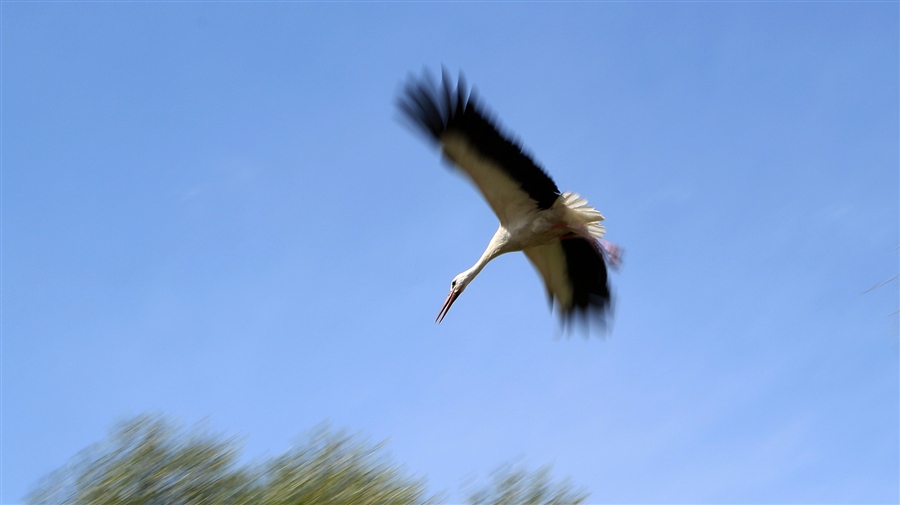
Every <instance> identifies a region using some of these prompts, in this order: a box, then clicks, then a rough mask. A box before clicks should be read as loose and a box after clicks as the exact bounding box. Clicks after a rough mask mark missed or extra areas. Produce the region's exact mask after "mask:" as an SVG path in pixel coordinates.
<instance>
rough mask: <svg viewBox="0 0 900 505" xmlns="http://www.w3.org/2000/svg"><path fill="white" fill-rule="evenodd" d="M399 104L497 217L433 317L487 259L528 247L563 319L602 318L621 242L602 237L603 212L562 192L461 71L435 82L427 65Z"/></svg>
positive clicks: (440, 315)
mask: <svg viewBox="0 0 900 505" xmlns="http://www.w3.org/2000/svg"><path fill="white" fill-rule="evenodd" d="M454 84H455V86H454ZM454 88H455V89H454ZM398 106H399V108H400V111H401V112H402V113H403V115H404V116H405V117H406V119H408V120H409V121H410V122H411V123H412V124H413V126H415V127H416V128H418V129H419V130H421V131H422V132H424V133H425V134H426V136H428V137H429V138H430V139H431V140H433V141H435V142H436V143H437V144H439V145H440V147H441V150H442V152H443V154H444V156H446V157H447V158H448V159H449V160H450V161H452V162H453V164H454V165H456V166H457V167H459V168H460V169H462V171H463V172H464V173H465V174H466V175H467V176H468V177H469V179H471V180H472V182H474V183H475V186H476V187H478V190H479V191H480V192H481V194H482V196H484V198H485V200H487V203H488V205H490V206H491V209H493V211H494V213H495V214H496V215H497V218H498V219H499V220H500V227H499V228H498V229H497V232H496V233H494V236H493V238H491V241H490V242H489V243H488V246H487V249H485V251H484V254H482V255H481V258H479V259H478V261H477V262H475V264H474V265H473V266H472V267H471V268H469V269H468V270H465V271H464V272H462V273H460V274H459V275H457V276H456V277H454V278H453V281H452V282H451V283H450V294H449V295H447V299H446V300H445V301H444V305H443V306H442V307H441V311H440V312H439V313H438V315H437V318H436V319H435V322H436V323H440V322H441V321H443V319H444V317H445V316H446V315H447V313H448V312H449V311H450V306H451V305H453V302H455V301H456V299H457V298H459V295H460V294H462V292H463V291H465V289H466V287H467V286H468V285H469V283H471V282H472V280H473V279H475V276H477V275H478V273H479V272H481V270H482V269H483V268H484V267H485V265H487V264H488V262H490V261H491V260H493V259H494V258H496V257H497V256H500V255H501V254H505V253H509V252H514V251H522V252H523V253H525V256H527V257H528V259H529V260H530V261H531V263H532V264H533V265H534V267H535V268H536V269H537V271H538V272H539V273H540V275H541V277H542V278H543V281H544V286H545V287H546V289H547V295H548V298H549V299H550V301H551V303H552V304H554V305H555V306H556V307H557V310H558V311H559V313H560V316H561V319H562V321H563V323H564V324H565V323H569V322H571V321H574V320H587V319H596V320H599V321H600V322H601V324H602V323H603V322H605V316H606V315H607V314H608V312H609V311H610V306H611V294H610V288H609V280H608V275H607V264H609V265H610V266H611V267H616V266H618V264H619V249H618V247H616V246H615V245H613V244H612V243H610V242H607V241H605V240H603V235H604V233H605V231H606V230H605V228H604V227H603V225H602V224H600V222H601V221H603V215H602V214H601V213H600V212H599V211H597V210H596V209H594V208H593V207H591V206H589V205H588V204H587V201H586V200H585V199H583V198H581V197H580V196H578V195H577V194H575V193H569V192H560V191H559V189H558V188H557V187H556V183H554V182H553V179H551V178H550V176H548V175H547V174H546V172H544V171H543V170H542V169H541V167H540V166H538V165H537V163H535V162H534V160H532V159H531V157H530V156H528V154H526V153H525V152H523V150H522V148H521V146H519V145H517V143H516V142H515V141H513V140H511V139H509V138H508V137H506V136H505V135H503V134H502V133H501V132H500V131H499V130H498V128H497V125H496V124H494V122H493V121H492V120H491V118H490V115H489V114H488V113H487V111H486V110H485V109H484V108H483V106H482V105H481V104H480V103H479V101H478V99H477V97H476V96H475V93H474V91H473V92H471V93H470V92H469V91H468V90H467V89H466V83H465V81H464V79H463V77H462V75H460V77H459V79H458V81H457V82H456V83H453V82H452V81H451V79H450V76H449V75H448V74H447V71H446V70H444V71H443V72H442V77H441V82H440V83H435V82H434V80H433V78H431V77H430V75H429V74H428V73H427V72H426V73H424V74H423V76H422V77H421V78H419V79H416V78H414V77H410V78H409V80H408V81H407V83H406V85H405V87H404V90H403V93H402V94H401V97H400V99H399V100H398Z"/></svg>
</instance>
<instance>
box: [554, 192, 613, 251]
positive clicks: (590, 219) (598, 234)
mask: <svg viewBox="0 0 900 505" xmlns="http://www.w3.org/2000/svg"><path fill="white" fill-rule="evenodd" d="M560 198H561V201H562V203H563V205H565V206H566V207H568V208H569V210H570V211H571V212H570V213H569V215H570V216H571V218H572V219H573V221H574V222H573V223H571V224H572V225H574V226H578V227H581V228H583V229H584V230H585V231H586V232H587V233H588V234H589V235H590V236H592V237H594V238H595V239H598V240H599V239H601V238H603V235H606V227H604V226H603V225H602V224H600V221H603V214H601V213H600V211H599V210H597V209H595V208H593V207H591V206H590V205H588V204H587V200H585V199H584V198H582V197H580V196H579V195H578V194H577V193H570V192H568V191H567V192H565V193H563V194H562V195H561V196H560Z"/></svg>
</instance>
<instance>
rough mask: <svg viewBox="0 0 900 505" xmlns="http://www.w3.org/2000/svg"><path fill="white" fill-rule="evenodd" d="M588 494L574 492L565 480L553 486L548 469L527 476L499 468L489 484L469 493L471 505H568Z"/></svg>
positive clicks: (514, 469)
mask: <svg viewBox="0 0 900 505" xmlns="http://www.w3.org/2000/svg"><path fill="white" fill-rule="evenodd" d="M587 498H588V493H587V492H586V491H584V490H576V489H574V488H573V487H572V484H571V483H570V482H569V481H568V480H564V481H562V482H554V481H553V480H552V479H551V478H550V467H549V466H545V467H542V468H540V469H538V470H537V471H534V472H530V471H528V470H527V469H525V468H512V467H509V466H503V467H500V468H499V469H497V470H495V471H494V473H493V474H492V479H491V483H490V484H489V485H487V486H484V487H482V488H480V489H476V490H474V491H473V492H471V493H469V496H468V500H467V501H468V503H470V504H472V505H572V504H578V503H584V501H585V500H587Z"/></svg>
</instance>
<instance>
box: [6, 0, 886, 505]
mask: <svg viewBox="0 0 900 505" xmlns="http://www.w3.org/2000/svg"><path fill="white" fill-rule="evenodd" d="M0 9H2V495H0V502H2V503H15V502H18V501H20V500H21V498H22V497H23V496H24V494H25V493H26V492H27V490H28V489H29V488H30V487H31V486H32V485H33V484H35V483H36V481H37V480H38V479H39V478H40V477H41V476H43V475H44V474H46V473H47V472H49V471H51V470H52V469H54V468H57V467H59V466H60V465H62V464H63V463H64V462H65V461H66V459H67V458H68V457H70V456H72V455H74V454H75V453H76V452H77V451H78V450H80V449H82V448H84V447H86V446H87V445H89V444H90V443H92V442H94V441H97V440H99V439H101V438H102V437H103V436H105V434H106V433H107V430H108V429H109V427H110V426H111V425H112V424H113V423H114V422H115V421H117V420H121V419H123V418H125V417H127V416H130V415H134V414H138V413H142V412H148V411H150V412H160V413H165V414H168V415H172V416H177V417H178V418H179V419H181V420H182V421H184V422H185V423H189V424H190V423H194V422H196V421H200V420H203V419H208V420H209V423H210V424H211V425H212V426H214V427H216V428H218V429H221V430H222V431H224V432H227V433H238V434H241V435H243V436H244V437H245V440H246V442H245V443H246V449H247V453H248V455H249V456H250V457H257V456H263V455H274V454H277V453H279V452H281V451H283V450H285V449H286V448H288V447H289V445H290V444H291V443H292V441H293V440H296V437H297V436H299V435H302V434H303V433H305V432H306V431H307V430H308V429H310V428H311V427H313V426H315V425H316V424H318V423H320V422H322V421H323V420H329V421H330V422H331V424H332V425H333V426H335V427H341V428H347V429H349V430H351V431H362V432H364V433H366V434H368V435H369V436H370V437H371V438H372V439H374V440H381V439H390V443H389V449H390V451H391V453H392V454H393V456H394V457H395V459H396V460H397V461H399V462H401V463H404V464H405V465H407V468H408V469H409V470H411V471H413V472H416V473H418V474H423V475H426V476H427V478H428V482H429V485H430V489H431V490H432V491H435V492H438V491H447V492H448V493H449V496H450V497H451V498H452V499H458V498H459V496H461V495H460V489H461V488H462V486H464V485H465V483H466V482H469V481H471V480H472V479H474V478H477V477H479V476H481V477H483V476H485V475H486V474H487V472H489V471H490V470H491V469H493V468H495V467H497V466H498V465H500V464H502V463H504V462H523V463H525V464H527V465H529V466H531V467H537V466H540V465H543V464H547V463H552V464H554V473H555V475H558V476H570V477H571V478H572V480H573V481H574V482H575V483H577V484H579V485H583V486H585V487H586V488H588V490H589V491H591V493H592V500H591V501H592V502H596V503H605V502H620V503H637V502H658V503H676V502H715V503H789V502H790V503H833V502H856V503H870V502H877V503H896V502H898V501H900V496H898V488H900V482H898V474H900V457H898V447H900V437H898V430H900V428H898V426H900V414H898V412H900V401H898V360H900V343H898V319H897V315H896V314H894V315H892V312H893V311H895V310H896V309H897V308H898V307H900V299H898V289H897V284H896V282H894V283H890V284H887V285H885V286H883V287H880V288H877V289H874V290H872V291H869V292H865V291H866V290H867V289H869V288H870V287H872V286H873V285H875V284H877V283H879V282H881V281H884V280H887V279H890V278H891V277H892V276H894V275H896V274H897V272H898V251H897V247H898V245H900V233H898V229H900V223H898V221H900V217H898V216H900V204H898V200H900V198H898V187H900V181H898V179H900V177H898V151H900V147H898V138H900V127H898V124H900V120H898V110H900V106H898V94H900V93H898V90H900V82H898V61H900V54H898V47H900V35H898V26H900V22H898V20H900V16H898V4H897V3H895V2H870V3H865V2H811V3H804V2H792V3H778V2H764V3H753V2H741V3H724V2H689V3H678V2H654V3H640V4H638V3H561V4H556V3H496V4H481V3H375V4H369V3H239V2H230V3H204V2H188V3H183V2H171V3H120V2H110V3H104V2H91V3H79V2H66V3H11V2H4V3H3V4H2V6H0ZM442 63H443V64H445V65H447V67H448V68H449V69H450V70H451V71H453V72H456V71H458V70H460V69H462V70H463V71H464V72H465V73H466V76H467V78H468V80H469V82H470V83H472V84H474V85H475V86H476V88H477V89H478V91H479V93H480V95H481V97H482V99H483V101H484V102H485V103H487V104H488V105H489V107H490V108H491V110H492V111H494V112H495V113H496V114H497V116H498V117H499V118H500V120H501V122H502V124H503V125H504V127H505V128H506V129H507V130H508V131H511V132H514V133H515V135H516V136H517V137H518V138H520V139H521V140H522V141H523V143H524V144H525V145H526V147H527V149H528V150H529V151H530V152H531V153H533V154H534V156H535V158H536V159H537V160H539V162H540V163H541V164H542V165H543V166H544V167H545V168H546V169H547V171H548V172H549V173H550V174H551V176H553V177H554V179H555V180H556V182H557V184H558V185H559V187H560V188H561V189H564V190H572V191H576V192H578V193H580V194H582V195H584V196H585V197H587V198H588V199H589V200H590V202H591V203H592V204H593V205H595V206H596V207H597V208H599V209H600V210H601V211H602V212H603V213H604V214H605V215H606V217H607V223H606V224H607V229H608V238H609V239H610V240H613V241H615V242H617V243H619V244H620V245H622V246H623V247H624V248H625V250H626V263H625V266H624V268H623V270H622V271H621V272H620V273H619V274H618V275H615V276H614V278H613V283H614V286H615V290H616V295H617V303H616V317H615V320H614V326H613V328H612V331H611V332H610V333H609V334H608V335H607V336H606V338H596V337H595V338H591V339H584V338H581V337H580V336H579V335H572V336H570V337H568V338H567V337H565V336H564V335H562V334H561V333H560V330H559V328H558V325H557V323H556V320H555V318H554V317H553V316H552V315H551V314H550V313H549V312H548V310H547V307H546V301H545V298H544V292H543V287H542V285H541V283H540V280H539V278H538V277H537V275H536V274H535V273H534V272H533V270H532V268H531V266H530V265H529V264H528V263H527V261H526V259H525V258H524V256H522V255H520V254H516V255H507V256H503V257H501V258H499V259H497V260H495V261H494V262H493V263H492V264H490V265H489V266H488V267H487V268H486V269H485V270H484V271H483V272H482V273H481V275H480V276H479V277H478V279H477V280H476V281H475V282H474V283H473V284H472V285H471V286H470V287H469V289H467V291H466V293H465V294H464V295H463V296H462V297H461V298H460V300H459V301H458V302H457V303H456V304H455V305H454V307H453V310H452V311H451V312H450V314H449V315H448V316H447V319H446V320H445V321H444V323H443V324H442V325H439V326H437V325H434V324H433V319H434V317H435V315H436V314H437V311H438V309H439V308H440V305H441V302H442V301H443V299H444V296H445V295H446V292H447V289H448V285H449V282H450V280H451V279H452V278H453V276H455V275H456V274H457V273H459V272H460V271H462V270H464V269H466V268H468V267H469V266H470V265H471V264H472V263H473V262H474V261H475V260H476V259H477V258H478V256H479V255H480V254H481V252H482V250H483V248H484V247H485V245H486V244H487V241H488V240H489V239H490V237H491V235H492V234H493V232H494V229H495V227H496V220H495V218H494V216H493V215H492V214H491V212H490V209H489V208H488V207H487V205H486V204H485V203H484V202H482V201H481V199H480V197H479V195H478V194H477V193H476V192H475V191H474V190H473V189H472V188H471V187H469V185H468V184H467V183H466V182H465V181H464V180H463V179H462V178H461V177H460V176H459V175H458V174H454V173H453V172H452V171H450V170H448V169H447V167H446V166H445V165H443V164H442V163H441V162H440V161H439V158H438V156H437V153H435V152H434V151H433V149H432V148H431V147H430V146H429V145H427V144H426V143H425V142H423V140H422V139H421V138H420V137H419V136H417V135H415V134H413V133H412V132H411V131H409V130H408V129H407V128H406V127H404V126H403V125H402V124H401V123H400V122H399V121H398V114H397V112H396V110H395V106H394V100H395V98H396V96H397V94H398V92H399V91H400V89H401V83H402V82H403V80H404V78H405V77H406V76H407V75H408V74H409V73H418V72H420V71H421V69H422V67H423V66H428V67H430V68H432V69H437V68H439V66H440V65H441V64H442ZM864 292H865V293H864Z"/></svg>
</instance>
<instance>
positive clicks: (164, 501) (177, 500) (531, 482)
mask: <svg viewBox="0 0 900 505" xmlns="http://www.w3.org/2000/svg"><path fill="white" fill-rule="evenodd" d="M239 452H240V444H239V442H238V441H237V440H235V439H234V438H226V437H223V436H221V435H219V434H214V433H210V432H209V431H206V430H202V429H199V428H194V429H192V430H185V429H184V428H182V427H180V426H178V425H176V424H174V423H172V422H170V421H167V420H166V419H164V418H162V417H158V416H147V415H145V416H140V417H137V418H134V419H131V420H129V421H126V422H123V423H121V424H119V425H118V426H116V427H115V428H114V429H113V431H112V433H111V434H110V436H109V437H108V438H107V439H106V440H104V441H102V442H100V443H98V444H96V445H94V446H92V447H89V448H88V449H86V450H84V451H82V452H81V453H79V454H78V455H77V456H76V457H74V458H73V459H72V460H71V461H70V462H69V463H68V464H67V465H65V466H63V467H62V468H60V469H59V470H57V471H55V472H53V473H52V474H50V475H49V476H47V477H46V478H45V479H44V480H43V481H42V482H41V483H40V484H39V485H38V486H37V488H36V490H35V491H34V492H32V493H31V494H30V495H29V496H28V498H27V502H28V503H29V504H32V505H88V504H90V505H201V504H202V505H207V504H208V505H218V504H222V505H245V504H246V505H250V504H254V505H257V504H263V505H301V504H302V505H319V504H328V505H350V504H367V505H368V504H373V505H374V504H385V505H420V504H422V505H424V504H433V503H438V502H439V500H440V499H439V497H436V496H428V494H427V491H426V486H425V481H424V479H421V478H416V477H413V476H411V475H410V474H408V473H407V472H406V471H405V470H404V469H403V468H402V467H400V466H398V465H396V464H394V463H392V462H391V460H390V459H389V458H387V457H386V456H385V455H384V447H383V444H377V445H372V444H370V443H368V442H367V441H366V440H363V439H361V438H360V437H359V436H350V435H347V434H346V433H344V432H334V431H332V430H330V429H329V428H327V427H320V428H318V429H316V430H314V431H312V432H311V433H310V435H309V436H308V437H307V438H306V439H305V440H304V441H302V443H300V444H298V445H297V447H295V448H294V449H292V450H290V451H288V452H286V453H284V454H282V455H280V456H278V457H275V458H271V459H269V460H267V461H264V462H262V463H259V464H255V465H242V464H240V462H239V456H240V454H239ZM585 497H586V495H585V494H584V493H577V492H573V491H572V490H571V487H570V485H569V484H568V483H567V482H564V483H562V484H554V483H552V482H551V481H550V479H549V471H548V470H547V469H541V470H538V471H537V472H535V473H533V474H531V473H528V472H527V471H525V470H517V471H514V472H513V471H506V472H505V473H504V471H502V470H501V471H498V472H497V473H495V474H494V480H493V482H492V484H490V485H488V486H487V487H485V488H484V489H482V490H479V491H475V492H473V493H471V495H470V497H469V501H470V502H471V503H474V504H479V505H486V504H496V505H500V504H546V505H551V504H563V503H565V504H569V503H581V502H582V501H583V500H584V499H585Z"/></svg>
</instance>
